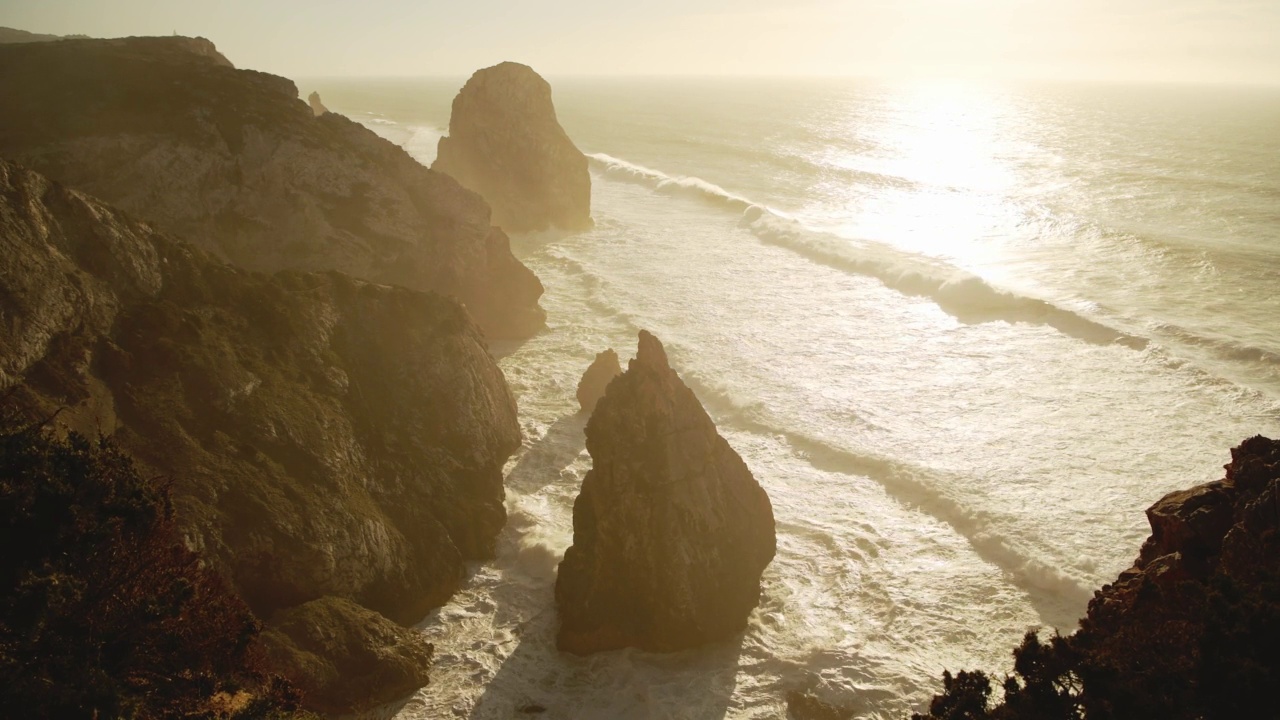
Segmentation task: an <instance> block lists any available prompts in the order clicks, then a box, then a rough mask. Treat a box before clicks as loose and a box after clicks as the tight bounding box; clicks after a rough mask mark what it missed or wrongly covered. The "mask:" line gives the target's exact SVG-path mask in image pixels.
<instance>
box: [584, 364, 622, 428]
mask: <svg viewBox="0 0 1280 720" xmlns="http://www.w3.org/2000/svg"><path fill="white" fill-rule="evenodd" d="M621 374H622V365H621V364H619V362H618V353H616V352H614V351H613V348H610V349H608V350H605V351H604V352H602V353H598V354H597V355H596V359H595V360H592V361H591V366H590V367H588V368H587V371H586V372H585V373H583V374H582V379H581V380H579V381H578V406H579V407H581V408H582V412H584V413H588V414H590V413H591V411H592V410H595V409H596V403H597V402H599V401H600V398H602V397H604V391H605V389H606V388H608V387H609V383H610V382H612V381H613V379H614V378H616V377H618V376H619V375H621Z"/></svg>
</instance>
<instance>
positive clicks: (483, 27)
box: [0, 0, 1280, 84]
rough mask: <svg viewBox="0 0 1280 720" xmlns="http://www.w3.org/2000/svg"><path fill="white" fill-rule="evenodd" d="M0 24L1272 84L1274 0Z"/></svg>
mask: <svg viewBox="0 0 1280 720" xmlns="http://www.w3.org/2000/svg"><path fill="white" fill-rule="evenodd" d="M0 25H3V26H8V27H17V28H21V29H24V30H31V31H34V32H45V33H56V34H70V33H84V34H88V35H94V36H105V37H115V36H121V35H152V34H160V35H164V34H169V33H172V32H173V31H175V30H176V31H177V32H178V33H179V34H183V35H203V36H205V37H208V38H210V39H211V40H213V41H214V42H215V43H217V45H218V47H219V49H221V50H222V51H223V53H224V54H226V55H227V56H228V57H229V58H230V59H231V61H232V62H234V63H235V64H236V65H237V66H238V67H245V68H254V69H259V70H266V71H269V72H274V73H279V74H282V75H287V76H290V77H305V76H323V75H466V74H469V73H471V72H472V71H473V70H475V69H477V68H479V67H483V66H486V65H492V64H494V63H496V62H499V61H501V60H518V61H521V62H525V63H528V64H530V65H532V66H533V67H534V68H536V69H538V70H539V71H541V72H543V73H544V74H547V75H553V76H554V75H582V74H592V75H601V74H604V75H608V74H643V75H671V74H682V75H689V74H691V75H718V74H737V75H871V76H882V75H925V76H994V77H1051V78H1072V79H1112V80H1165V81H1177V80H1184V81H1193V82H1245V83H1267V84H1280V0H736V1H731V0H649V1H645V0H631V1H629V2H627V1H624V2H615V3H611V2H608V0H545V1H542V2H517V1H515V0H449V1H448V2H438V1H436V0H416V1H415V0H347V1H343V2H338V1H336V0H307V1H306V2H303V1H302V0H199V1H194V0H111V1H107V0H0Z"/></svg>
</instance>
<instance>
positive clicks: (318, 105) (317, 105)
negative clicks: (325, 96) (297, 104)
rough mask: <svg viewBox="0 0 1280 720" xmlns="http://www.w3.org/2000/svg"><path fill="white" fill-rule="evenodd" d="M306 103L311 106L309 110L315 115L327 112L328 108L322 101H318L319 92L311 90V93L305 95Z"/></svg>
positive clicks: (318, 115)
mask: <svg viewBox="0 0 1280 720" xmlns="http://www.w3.org/2000/svg"><path fill="white" fill-rule="evenodd" d="M307 104H308V105H310V106H311V112H313V113H315V115H316V117H320V116H321V115H323V114H325V113H327V112H329V108H327V107H325V106H324V103H322V102H320V93H318V92H314V91H312V93H311V94H310V95H308V96H307Z"/></svg>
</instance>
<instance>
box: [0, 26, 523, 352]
mask: <svg viewBox="0 0 1280 720" xmlns="http://www.w3.org/2000/svg"><path fill="white" fill-rule="evenodd" d="M0 107H3V108H4V109H5V110H4V112H0V156H3V157H6V158H8V159H10V160H13V161H15V162H19V163H22V164H24V165H26V166H28V167H31V168H32V169H34V170H36V171H37V172H40V173H42V174H44V175H46V176H47V177H50V178H51V179H54V180H56V181H59V182H62V183H65V184H67V185H69V186H71V187H74V188H76V189H78V190H83V191H85V192H88V193H90V194H92V195H94V196H96V197H100V198H102V199H104V200H106V201H107V202H110V203H112V204H114V205H116V206H117V207H119V208H121V209H123V210H125V211H127V212H131V213H134V214H135V215H137V216H138V217H141V218H144V219H146V220H147V221H149V222H152V223H154V224H155V225H156V227H157V228H159V229H161V230H162V231H165V232H170V233H174V234H177V235H180V236H182V237H183V238H184V239H186V240H188V241H190V242H192V243H194V244H196V245H197V246H199V247H201V248H202V249H204V250H206V251H208V252H210V253H213V254H215V255H216V256H218V257H219V258H221V259H224V260H227V261H229V262H231V263H233V264H235V265H238V266H240V267H244V268H247V269H250V270H258V271H262V272H275V271H278V270H305V271H322V270H339V271H341V272H344V273H347V274H349V275H352V276H354V277H359V278H362V279H365V280H371V281H373V282H377V283H380V284H388V285H400V286H403V287H407V288H410V289H413V290H431V291H435V292H438V293H440V294H442V295H445V296H453V297H455V298H457V299H458V300H459V301H461V302H462V303H464V304H465V305H466V308H467V310H468V311H469V312H470V313H471V315H472V316H473V317H474V318H475V319H476V320H477V322H479V323H480V325H481V326H482V327H483V328H484V329H485V332H486V333H487V334H488V335H489V336H490V337H491V338H493V337H527V336H529V335H532V334H533V333H535V332H537V331H538V330H539V329H541V328H542V327H543V325H544V321H545V317H546V316H545V313H544V312H543V311H542V309H541V308H540V307H539V306H538V298H539V297H540V296H541V295H542V284H541V283H540V282H539V281H538V278H537V277H536V276H534V274H533V273H532V272H531V271H530V270H529V269H528V268H527V267H525V266H524V265H522V264H521V263H520V261H518V260H517V259H516V258H515V257H514V256H513V255H512V254H511V249H510V245H509V243H508V241H507V236H506V235H505V234H503V232H502V231H501V230H499V229H498V228H496V227H493V226H492V225H491V223H490V211H489V207H488V206H487V205H486V204H485V202H484V200H483V199H481V198H480V197H479V196H478V195H476V194H475V193H473V192H470V191H468V190H467V189H465V188H463V187H462V186H461V185H459V184H458V182H457V181H455V180H454V179H453V178H451V177H449V176H448V175H444V174H442V173H437V172H432V171H431V170H428V169H427V168H425V167H423V166H422V165H421V164H420V163H418V162H417V161H416V160H414V159H413V158H412V157H410V156H409V155H408V154H407V153H406V152H405V151H404V150H403V149H401V148H399V147H397V146H396V145H394V144H392V143H391V142H388V141H387V140H384V139H382V138H380V137H378V136H377V135H376V134H374V133H373V132H372V131H370V130H369V129H367V128H365V127H363V126H362V125H360V124H358V123H355V122H352V121H350V120H348V119H347V118H345V117H343V116H341V115H338V114H336V113H325V114H323V115H321V116H320V117H315V116H314V113H313V112H312V110H310V109H309V108H308V107H307V105H306V104H305V103H303V102H300V101H299V98H298V89H297V87H296V86H295V85H294V84H293V83H292V82H291V81H289V80H287V79H285V78H282V77H276V76H274V75H268V74H266V73H260V72H253V71H249V70H236V69H235V68H233V67H232V66H231V63H230V62H228V61H227V60H226V58H224V57H223V56H222V55H220V54H219V53H218V52H217V50H216V48H214V46H213V44H212V43H210V42H209V41H207V40H203V39H200V38H182V37H162V38H125V39H121V40H62V41H59V42H51V43H24V44H14V45H0Z"/></svg>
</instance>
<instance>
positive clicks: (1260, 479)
mask: <svg viewBox="0 0 1280 720" xmlns="http://www.w3.org/2000/svg"><path fill="white" fill-rule="evenodd" d="M1226 471H1227V472H1226V476H1225V477H1224V478H1223V479H1221V480H1217V481H1215V482H1211V483H1207V484H1204V485H1200V486H1197V487H1194V488H1191V489H1189V490H1182V491H1178V492H1173V493H1170V494H1168V495H1166V496H1165V497H1164V498H1162V499H1161V500H1160V501H1159V502H1157V503H1156V504H1155V505H1153V506H1151V508H1150V509H1149V510H1147V519H1148V521H1149V522H1150V524H1151V536H1150V538H1148V539H1147V541H1146V543H1144V544H1143V546H1142V550H1141V552H1140V553H1139V555H1138V559H1137V560H1136V561H1135V562H1134V564H1133V567H1131V568H1129V569H1128V570H1125V571H1124V572H1122V573H1120V576H1119V577H1118V578H1117V579H1116V581H1115V582H1114V583H1110V584H1108V585H1104V586H1103V587H1102V588H1101V589H1100V590H1098V591H1097V592H1096V593H1095V594H1094V597H1093V600H1092V601H1091V602H1090V603H1089V612H1088V615H1086V616H1085V618H1084V619H1082V620H1081V621H1080V629H1079V630H1077V631H1076V633H1075V634H1074V635H1070V636H1067V637H1062V636H1055V637H1052V638H1049V639H1048V641H1041V640H1040V639H1039V637H1038V636H1037V635H1036V634H1035V633H1034V632H1032V633H1029V634H1028V635H1027V636H1026V638H1025V639H1024V640H1023V644H1022V645H1021V646H1020V647H1019V648H1017V649H1016V650H1014V653H1013V655H1014V672H1015V676H1013V677H1010V678H1008V679H1006V680H1005V681H1004V683H1003V689H1004V693H1003V699H1002V701H1001V702H1000V703H998V704H996V705H995V706H994V707H992V706H990V704H989V700H990V699H991V696H992V683H991V681H990V679H989V678H988V677H987V676H986V675H985V674H984V673H982V672H964V671H962V672H960V673H958V674H957V675H956V676H954V677H952V676H950V675H944V678H943V680H944V687H945V692H944V693H943V694H942V695H939V696H937V697H936V698H934V700H933V702H932V703H931V705H930V709H929V713H928V714H927V715H916V716H914V717H916V718H918V719H919V720H944V719H946V718H959V717H964V718H968V719H970V720H1080V718H1090V719H1091V720H1097V719H1101V720H1111V719H1113V718H1114V719H1115V720H1122V719H1123V720H1129V719H1131V718H1160V719H1162V720H1217V719H1218V718H1221V719H1222V720H1227V719H1229V718H1244V717H1274V716H1275V708H1276V699H1275V692H1276V688H1277V687H1280V442H1277V441H1275V440H1270V439H1268V438H1265V437H1261V436H1257V437H1253V438H1250V439H1248V440H1245V441H1244V442H1243V443H1241V445H1240V446H1239V447H1237V448H1235V449H1233V450H1232V451H1231V463H1230V464H1229V465H1227V466H1226Z"/></svg>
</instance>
